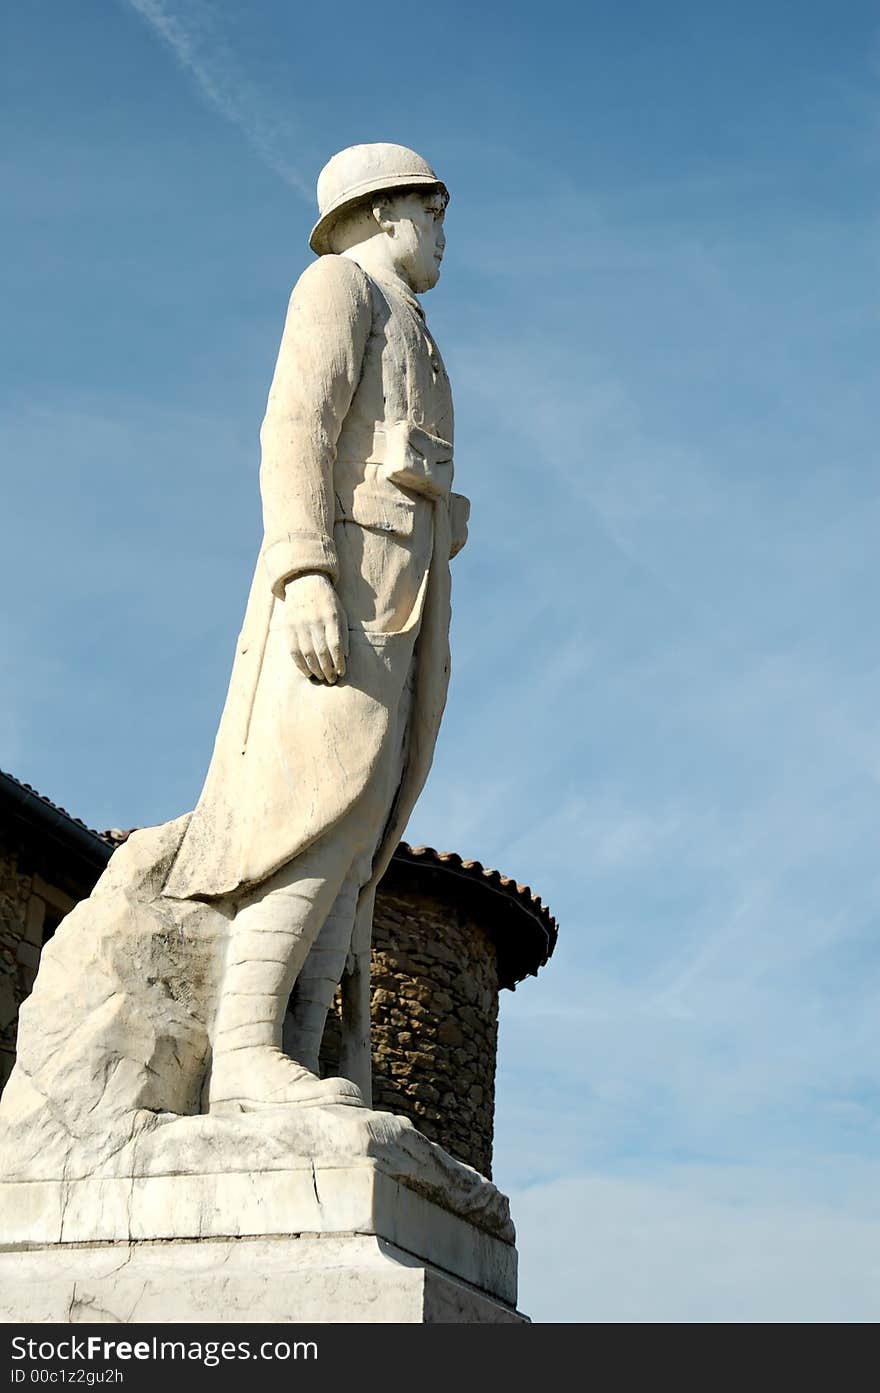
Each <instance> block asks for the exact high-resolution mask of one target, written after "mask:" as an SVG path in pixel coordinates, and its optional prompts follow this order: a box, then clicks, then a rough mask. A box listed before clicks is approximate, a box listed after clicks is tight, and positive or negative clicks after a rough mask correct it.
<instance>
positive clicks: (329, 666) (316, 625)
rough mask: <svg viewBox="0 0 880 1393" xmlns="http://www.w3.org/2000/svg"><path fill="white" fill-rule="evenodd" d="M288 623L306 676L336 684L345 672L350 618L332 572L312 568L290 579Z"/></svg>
mask: <svg viewBox="0 0 880 1393" xmlns="http://www.w3.org/2000/svg"><path fill="white" fill-rule="evenodd" d="M284 627H285V630H286V632H287V635H288V642H289V644H290V655H291V657H292V658H293V661H294V662H295V663H296V665H297V667H298V668H299V670H300V672H301V673H302V675H303V677H314V678H316V679H317V680H318V681H319V682H327V683H329V684H330V685H331V686H332V685H333V683H334V682H337V681H338V680H339V678H340V677H344V676H345V660H346V658H347V657H348V620H347V618H346V614H345V610H344V609H343V608H342V605H341V604H340V603H339V597H338V596H337V594H336V591H335V589H334V588H333V582H332V581H331V579H330V577H329V576H326V575H324V573H323V572H322V571H309V572H307V573H306V574H305V575H301V576H294V578H293V579H292V580H289V581H288V582H287V585H286V586H285V588H284Z"/></svg>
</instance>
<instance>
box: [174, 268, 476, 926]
mask: <svg viewBox="0 0 880 1393" xmlns="http://www.w3.org/2000/svg"><path fill="white" fill-rule="evenodd" d="M452 436H453V413H452V396H451V392H450V387H449V380H448V378H447V376H446V372H445V369H444V367H443V363H442V361H441V359H440V355H439V353H438V351H437V348H436V347H435V345H434V343H433V342H432V340H431V338H430V336H429V334H428V331H427V329H426V326H425V321H424V317H423V315H422V311H421V307H420V305H419V303H418V301H417V300H416V298H415V296H414V295H413V294H412V293H411V291H410V290H409V288H408V287H407V286H406V285H405V284H404V282H403V281H401V280H399V279H398V278H397V277H396V276H391V275H389V276H387V277H385V276H383V277H382V279H381V281H380V280H377V279H375V278H373V277H372V276H368V275H367V274H366V273H365V272H364V271H363V270H362V269H361V268H360V267H359V266H358V265H357V264H356V263H355V262H354V261H353V260H352V259H350V258H348V257H344V256H322V257H320V258H319V259H318V260H317V261H316V262H314V263H313V264H312V265H311V266H310V267H309V268H308V269H307V270H306V271H305V272H304V273H303V275H302V276H301V277H300V280H299V281H298V283H297V285H296V286H295V288H294V291H293V294H292V295H291V299H290V306H289V309H288V314H287V320H286V323H285V328H284V334H283V338H282V342H281V348H280V351H279V355H278V362H277V366H276V369H275V376H274V378H273V381H272V386H271V389H270V392H269V401H268V406H267V409H266V417H265V420H264V422H263V426H262V430H261V433H260V440H261V445H262V462H261V466H260V487H261V493H262V500H263V520H264V538H263V544H262V547H261V550H260V555H259V558H258V561H257V568H256V572H255V575H254V579H253V583H252V585H251V590H250V597H249V600H248V604H247V611H246V614H245V619H244V625H243V627H242V630H241V634H240V636H239V640H238V645H237V650H236V655H235V661H234V664H233V669H232V676H231V679H230V684H229V691H228V694H227V698H226V704H225V707H224V710H223V715H222V718H221V721H220V727H219V730H218V733H217V738H216V742H215V745H214V753H213V756H212V759H211V763H210V767H209V770H208V775H207V778H206V781H205V785H204V788H203V790H202V793H201V796H200V798H199V801H198V804H197V806H196V808H195V811H194V813H193V815H192V818H191V820H190V822H189V825H188V827H187V831H186V833H185V835H184V838H183V841H182V843H181V847H180V850H179V852H178V855H177V857H176V860H175V862H174V865H173V866H172V869H171V872H170V875H169V877H168V880H167V882H166V886H165V891H164V893H165V894H166V895H171V896H174V897H178V898H185V897H191V896H209V897H210V896H220V895H228V894H234V893H236V892H237V891H240V890H242V889H243V888H248V887H252V886H256V885H258V884H259V883H260V882H261V881H263V880H265V879H266V878H267V877H268V876H269V875H271V874H272V873H273V872H274V871H275V870H277V869H279V868H280V867H281V866H282V865H285V864H287V863H288V862H289V861H290V860H292V858H294V857H295V856H297V855H298V854H299V853H301V852H302V851H303V850H305V849H306V848H307V847H310V846H312V845H313V844H314V843H315V842H316V841H317V840H318V838H321V837H323V836H326V835H328V834H332V831H333V828H334V827H336V826H337V824H339V823H340V821H341V820H342V819H343V818H344V817H345V815H346V814H347V813H348V812H349V811H350V810H352V809H353V808H354V807H355V806H359V807H360V808H361V809H362V810H363V812H364V815H365V818H366V821H367V824H368V825H369V824H370V820H371V819H372V822H373V825H374V826H375V841H374V843H373V845H374V846H377V847H378V849H377V850H376V852H375V855H374V858H373V874H372V878H371V881H370V884H371V885H374V884H375V882H376V880H377V879H378V878H379V876H380V875H381V874H382V872H383V871H384V869H385V867H386V865H387V863H388V860H389V859H390V857H391V854H392V853H393V851H394V847H395V846H396V844H397V842H398V840H399V838H400V836H401V835H402V832H403V828H404V826H405V824H406V821H407V819H408V817H409V814H410V812H411V811H412V807H413V805H414V803H415V801H416V799H417V797H418V795H419V792H420V791H421V788H422V785H423V784H424V781H425V778H426V776H427V773H428V770H429V768H430V764H431V758H432V755H433V750H434V742H435V739H436V736H437V731H438V728H439V724H440V719H441V716H442V714H443V708H444V705H445V701H446V689H447V683H448V677H449V638H448V635H449V617H450V608H449V557H450V555H452V554H454V552H455V551H456V550H457V549H458V547H459V546H460V545H462V544H463V541H464V533H465V531H466V519H467V511H468V505H467V501H466V500H465V499H463V498H461V497H460V496H459V495H455V494H450V491H449V485H450V483H451V481H452ZM306 571H323V572H325V573H326V574H327V575H329V576H330V577H331V579H332V580H333V581H334V583H335V586H336V589H337V593H338V595H339V597H340V600H341V603H342V605H343V607H344V609H345V612H346V615H347V618H348V626H349V639H350V652H349V658H348V664H347V670H346V675H345V677H344V678H343V679H341V680H340V681H339V682H337V683H336V684H335V685H333V686H328V685H326V684H323V683H318V682H316V681H314V680H310V679H309V678H306V677H303V676H302V674H301V673H300V671H299V669H298V668H297V666H296V664H295V663H294V661H293V659H292V657H291V655H290V651H289V645H288V643H287V641H286V636H285V633H284V627H283V618H284V616H283V605H284V587H285V583H286V582H287V581H288V580H289V579H291V578H292V577H294V576H296V575H298V574H301V573H303V572H306ZM408 683H409V684H411V685H412V695H411V697H410V698H409V702H410V704H409V708H408V710H409V714H408V718H407V719H408V730H407V738H406V752H407V753H406V759H405V765H404V767H403V769H402V770H399V771H398V776H399V783H398V787H397V793H396V796H395V797H394V798H393V801H392V807H391V808H390V809H389V806H388V784H387V779H388V770H389V767H390V766H389V761H393V759H394V758H395V750H394V749H392V746H395V745H396V750H397V752H398V757H399V734H400V733H399V731H398V730H397V714H398V711H399V710H401V709H406V708H404V707H402V706H401V703H402V702H403V701H404V699H405V697H406V695H407V693H406V688H407V684H408ZM359 821H361V820H360V819H359Z"/></svg>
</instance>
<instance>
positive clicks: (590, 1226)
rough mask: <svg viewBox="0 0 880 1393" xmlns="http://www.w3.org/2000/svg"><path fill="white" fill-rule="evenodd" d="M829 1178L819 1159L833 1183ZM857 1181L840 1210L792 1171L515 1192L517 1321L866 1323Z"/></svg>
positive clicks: (832, 1164)
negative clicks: (519, 1314)
mask: <svg viewBox="0 0 880 1393" xmlns="http://www.w3.org/2000/svg"><path fill="white" fill-rule="evenodd" d="M842 1166H843V1168H844V1169H846V1168H847V1167H846V1163H842V1162H841V1160H840V1158H838V1157H835V1158H829V1168H830V1170H831V1171H832V1172H834V1173H835V1174H838V1175H839V1174H840V1172H841V1168H842ZM867 1170H868V1168H867V1167H865V1168H862V1169H861V1174H860V1175H857V1177H856V1179H857V1187H856V1191H855V1193H854V1195H852V1196H851V1197H850V1200H849V1202H848V1203H847V1204H846V1205H844V1204H842V1203H837V1204H832V1203H830V1202H829V1201H828V1200H827V1198H826V1197H825V1195H824V1194H823V1192H822V1191H823V1186H822V1184H821V1181H819V1182H817V1181H816V1179H815V1177H813V1176H810V1175H807V1174H804V1172H803V1171H801V1170H800V1169H799V1167H798V1166H797V1163H796V1162H793V1163H792V1165H791V1167H790V1168H788V1169H785V1168H781V1169H778V1170H768V1171H766V1172H762V1171H760V1170H757V1169H754V1168H752V1169H749V1168H743V1169H742V1170H736V1169H735V1168H732V1167H730V1168H722V1167H719V1168H715V1169H713V1168H707V1167H698V1166H693V1167H684V1166H682V1167H680V1168H677V1169H675V1170H669V1171H667V1172H666V1173H665V1174H660V1175H659V1176H658V1177H657V1178H652V1179H651V1180H648V1179H645V1178H643V1177H639V1176H634V1177H619V1176H615V1177H609V1176H607V1175H601V1174H593V1175H581V1176H577V1177H573V1178H570V1179H564V1180H557V1181H554V1182H552V1183H550V1184H547V1185H539V1186H535V1187H533V1188H531V1189H528V1190H523V1191H520V1192H518V1193H515V1194H514V1195H513V1196H512V1202H513V1215H514V1220H515V1222H516V1224H517V1231H518V1247H519V1252H520V1308H521V1309H522V1310H524V1311H525V1312H526V1314H527V1315H530V1316H531V1317H532V1318H533V1319H535V1320H539V1321H578V1322H594V1321H595V1322H626V1323H640V1322H670V1321H672V1322H706V1321H716V1322H732V1321H736V1322H739V1321H746V1322H774V1321H782V1322H827V1321H843V1322H846V1321H872V1322H873V1321H876V1320H877V1319H878V1317H880V1256H878V1254H880V1215H878V1213H877V1204H876V1199H875V1198H873V1191H874V1190H875V1188H876V1187H875V1182H874V1178H873V1177H869V1176H868V1174H867ZM869 1187H870V1188H869Z"/></svg>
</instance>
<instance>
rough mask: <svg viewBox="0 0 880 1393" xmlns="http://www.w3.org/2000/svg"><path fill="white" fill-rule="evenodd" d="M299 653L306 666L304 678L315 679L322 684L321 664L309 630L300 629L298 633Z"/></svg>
mask: <svg viewBox="0 0 880 1393" xmlns="http://www.w3.org/2000/svg"><path fill="white" fill-rule="evenodd" d="M299 651H300V653H301V654H302V658H303V662H304V663H305V665H306V676H307V677H317V679H318V681H319V682H323V681H324V674H323V672H322V671H321V664H320V663H319V662H318V657H317V654H316V653H315V640H314V637H313V636H312V631H311V629H309V628H302V629H300V631H299Z"/></svg>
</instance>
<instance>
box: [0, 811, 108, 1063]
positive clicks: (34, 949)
mask: <svg viewBox="0 0 880 1393" xmlns="http://www.w3.org/2000/svg"><path fill="white" fill-rule="evenodd" d="M90 890H91V879H90V878H89V876H88V873H86V876H85V878H83V877H82V876H81V875H77V874H75V873H71V871H70V870H69V868H67V867H65V866H64V865H63V862H62V860H61V859H60V858H58V857H57V856H55V855H53V851H52V847H51V845H48V846H47V845H40V844H34V843H32V842H31V840H30V838H28V837H27V836H24V835H21V834H20V833H18V832H16V831H15V830H13V829H4V831H3V835H2V841H0V1088H2V1087H3V1085H4V1084H5V1082H6V1080H7V1079H8V1078H9V1075H10V1073H11V1072H12V1065H13V1063H14V1061H15V1039H16V1033H17V1030H18V1008H19V1006H20V1005H21V1003H22V1002H23V1001H24V999H25V997H26V996H27V995H28V994H29V993H30V990H31V987H32V986H33V984H34V978H35V977H36V975H37V968H38V966H39V962H40V950H41V949H42V946H43V943H44V942H45V940H46V938H47V937H49V935H50V934H51V933H52V932H53V930H54V929H55V927H56V925H57V924H58V923H59V922H60V920H61V919H62V917H63V916H64V915H65V914H66V913H67V912H68V910H70V909H72V908H73V906H74V904H75V903H76V901H77V900H78V899H81V898H82V897H83V895H87V894H88V893H89V891H90Z"/></svg>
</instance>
